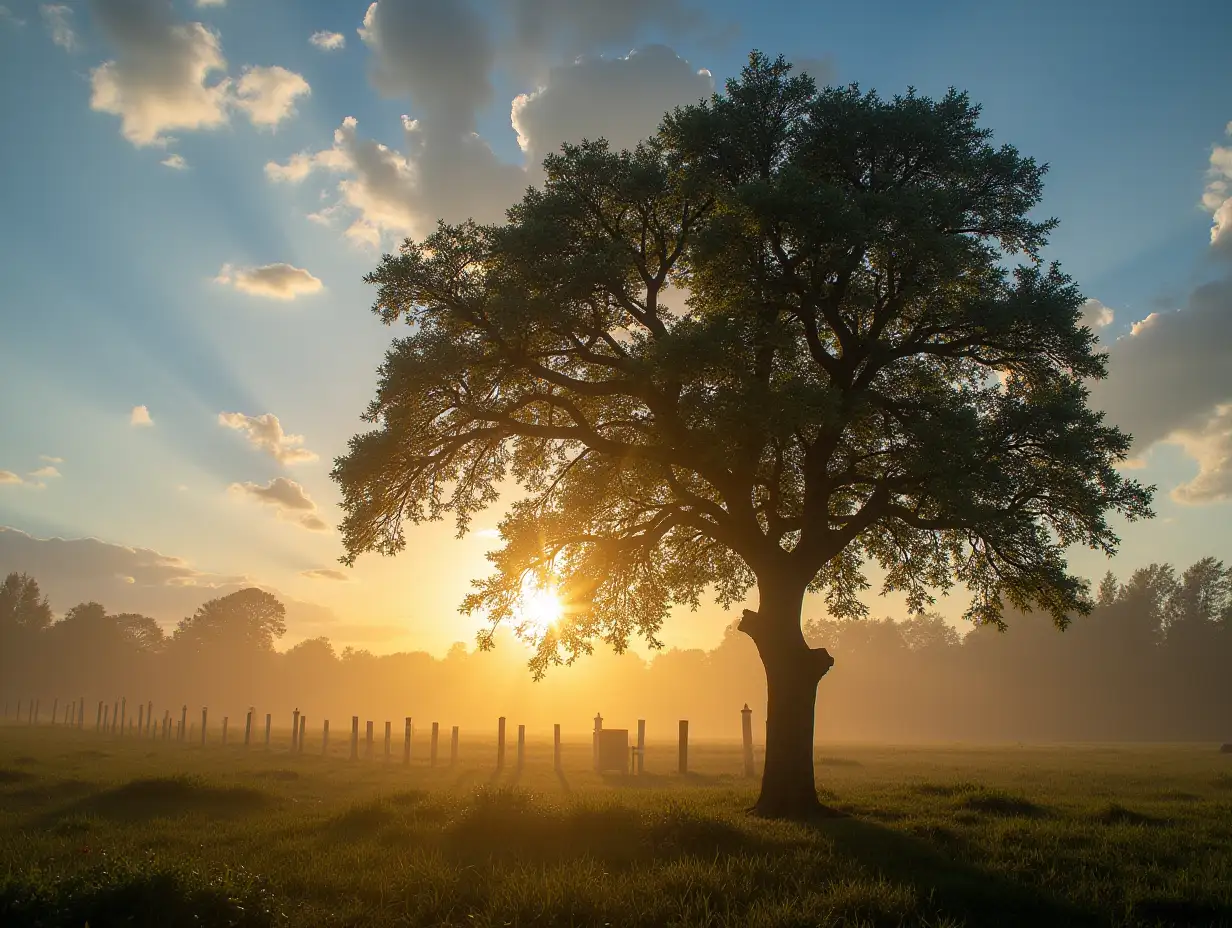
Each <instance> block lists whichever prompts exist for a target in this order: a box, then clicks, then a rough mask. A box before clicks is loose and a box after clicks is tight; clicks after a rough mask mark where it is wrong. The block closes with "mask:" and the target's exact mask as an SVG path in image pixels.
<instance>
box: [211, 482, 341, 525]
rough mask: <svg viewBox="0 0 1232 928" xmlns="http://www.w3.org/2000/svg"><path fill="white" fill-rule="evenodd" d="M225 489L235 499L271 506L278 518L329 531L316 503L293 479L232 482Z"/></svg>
mask: <svg viewBox="0 0 1232 928" xmlns="http://www.w3.org/2000/svg"><path fill="white" fill-rule="evenodd" d="M229 489H230V492H231V493H232V494H233V495H235V496H246V497H249V498H252V499H255V500H257V501H258V502H260V503H262V504H264V505H267V506H271V507H273V508H274V510H275V512H276V513H277V515H278V518H280V519H284V520H286V521H290V522H294V523H295V524H297V525H299V526H301V527H302V528H306V529H308V530H309V531H312V532H326V531H329V526H328V525H326V524H325V521H324V520H323V519H322V518H321V517H320V516H319V515H317V504H316V503H314V502H313V501H312V498H311V497H310V496H309V495H308V492H307V491H306V490H305V489H304V488H303V487H302V486H300V485H299V484H298V483H296V482H295V481H294V480H289V479H288V478H286V477H275V478H274V479H273V480H271V481H270V482H269V483H267V484H260V483H233V484H231V486H230V488H229Z"/></svg>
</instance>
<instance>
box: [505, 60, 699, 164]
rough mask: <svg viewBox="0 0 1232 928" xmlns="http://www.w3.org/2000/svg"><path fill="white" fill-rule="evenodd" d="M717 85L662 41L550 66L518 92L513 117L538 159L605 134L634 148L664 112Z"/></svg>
mask: <svg viewBox="0 0 1232 928" xmlns="http://www.w3.org/2000/svg"><path fill="white" fill-rule="evenodd" d="M713 91H714V78H713V77H712V76H711V75H710V72H709V71H707V70H704V69H701V70H699V69H696V68H694V67H693V66H692V65H690V64H689V63H688V62H687V61H685V60H684V59H683V58H681V57H679V56H678V55H677V54H676V53H675V52H674V51H672V50H671V49H670V48H668V47H666V46H664V45H651V46H649V47H648V48H644V49H641V50H640V51H633V52H630V53H629V54H628V55H626V56H624V57H622V58H590V59H580V60H577V61H574V62H573V63H571V64H567V65H563V66H560V67H555V68H552V70H551V72H550V74H549V77H548V81H547V83H546V84H545V85H544V86H543V87H541V88H540V89H538V90H536V91H535V92H534V93H529V94H520V95H519V96H517V97H516V98H514V101H513V106H512V109H511V112H510V121H511V122H512V123H513V128H514V129H515V130H516V131H517V133H518V144H519V145H520V146H521V148H522V150H523V151H524V152H526V153H527V156H528V158H529V159H530V162H531V163H532V164H537V163H538V162H540V161H541V160H542V159H543V157H544V156H545V155H547V154H548V153H549V152H552V151H555V150H556V149H557V148H559V147H560V144H561V142H565V141H580V140H581V139H583V138H591V139H594V138H599V137H600V136H602V137H603V138H606V139H607V140H608V141H609V142H611V143H612V147H613V148H616V149H620V148H632V147H633V146H634V145H636V144H637V143H638V142H639V141H641V140H642V139H644V138H646V137H647V136H649V135H651V134H653V133H654V131H655V129H656V128H657V127H658V125H659V122H660V120H662V118H663V114H664V113H665V112H667V111H668V110H670V109H672V108H673V107H675V106H680V105H684V104H689V103H696V102H697V101H698V100H699V99H700V98H702V97H707V96H709V95H710V94H711V93H712V92H713Z"/></svg>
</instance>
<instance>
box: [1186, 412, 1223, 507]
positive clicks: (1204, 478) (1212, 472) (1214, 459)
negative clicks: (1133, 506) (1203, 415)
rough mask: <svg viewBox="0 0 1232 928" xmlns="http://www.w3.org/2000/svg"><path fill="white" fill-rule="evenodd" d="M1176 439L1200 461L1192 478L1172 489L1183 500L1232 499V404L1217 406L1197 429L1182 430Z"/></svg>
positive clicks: (1188, 501)
mask: <svg viewBox="0 0 1232 928" xmlns="http://www.w3.org/2000/svg"><path fill="white" fill-rule="evenodd" d="M1173 440H1174V441H1175V442H1176V443H1177V444H1179V445H1180V446H1181V447H1182V448H1184V449H1185V452H1186V453H1187V454H1188V455H1189V456H1190V457H1191V458H1193V459H1194V460H1195V461H1196V462H1197V463H1198V473H1197V475H1195V476H1194V478H1193V479H1192V480H1189V481H1187V482H1186V483H1182V484H1181V485H1180V486H1178V487H1176V489H1174V490H1173V491H1172V498H1173V499H1174V500H1176V501H1177V502H1180V503H1191V504H1196V503H1219V502H1228V501H1229V500H1232V403H1223V404H1220V405H1219V406H1216V407H1215V411H1214V413H1213V414H1212V415H1211V416H1210V418H1208V419H1207V420H1206V422H1204V423H1203V424H1202V425H1201V426H1200V427H1199V428H1196V429H1182V430H1181V431H1179V432H1177V433H1176V434H1175V435H1174V436H1173Z"/></svg>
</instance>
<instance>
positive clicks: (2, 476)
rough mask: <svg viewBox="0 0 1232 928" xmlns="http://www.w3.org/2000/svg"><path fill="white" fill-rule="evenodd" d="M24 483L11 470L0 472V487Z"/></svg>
mask: <svg viewBox="0 0 1232 928" xmlns="http://www.w3.org/2000/svg"><path fill="white" fill-rule="evenodd" d="M25 482H26V481H24V480H22V479H21V476H20V475H18V474H15V473H13V472H12V471H11V470H0V486H4V485H5V484H9V485H15V484H22V483H25Z"/></svg>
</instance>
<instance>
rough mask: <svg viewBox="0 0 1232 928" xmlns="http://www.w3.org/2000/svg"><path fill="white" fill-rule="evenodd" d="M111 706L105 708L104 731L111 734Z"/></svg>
mask: <svg viewBox="0 0 1232 928" xmlns="http://www.w3.org/2000/svg"><path fill="white" fill-rule="evenodd" d="M110 724H111V706H103V731H106V732H109V731H111V728H110V727H109V726H110Z"/></svg>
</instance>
